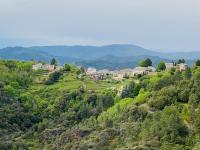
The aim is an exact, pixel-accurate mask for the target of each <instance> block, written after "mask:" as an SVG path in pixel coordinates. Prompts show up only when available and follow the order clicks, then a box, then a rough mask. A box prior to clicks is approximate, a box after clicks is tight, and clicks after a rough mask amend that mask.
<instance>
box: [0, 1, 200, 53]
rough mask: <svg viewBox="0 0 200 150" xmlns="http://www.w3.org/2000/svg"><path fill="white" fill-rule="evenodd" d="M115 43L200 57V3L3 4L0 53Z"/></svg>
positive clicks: (0, 14) (94, 2)
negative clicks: (198, 53) (194, 53)
mask: <svg viewBox="0 0 200 150" xmlns="http://www.w3.org/2000/svg"><path fill="white" fill-rule="evenodd" d="M114 43H127V44H136V45H140V46H143V47H145V48H149V49H160V50H161V49H162V50H178V51H197V50H199V51H200V0H0V47H6V46H32V45H79V44H81V45H105V44H114Z"/></svg>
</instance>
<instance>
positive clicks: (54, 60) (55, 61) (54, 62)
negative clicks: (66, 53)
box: [51, 58, 57, 66]
mask: <svg viewBox="0 0 200 150" xmlns="http://www.w3.org/2000/svg"><path fill="white" fill-rule="evenodd" d="M51 65H55V66H57V60H56V59H55V58H52V60H51Z"/></svg>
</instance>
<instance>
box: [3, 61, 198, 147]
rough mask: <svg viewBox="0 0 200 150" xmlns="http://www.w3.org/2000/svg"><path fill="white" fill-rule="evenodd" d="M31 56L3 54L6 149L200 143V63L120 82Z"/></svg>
mask: <svg viewBox="0 0 200 150" xmlns="http://www.w3.org/2000/svg"><path fill="white" fill-rule="evenodd" d="M33 63H34V62H18V61H3V60H2V61H0V72H1V75H0V149H1V150H9V149H13V150H16V149H28V150H35V149H46V150H51V149H52V150H62V149H63V150H68V149H79V150H87V149H101V150H102V149H105V150H107V149H136V150H149V149H150V150H157V149H161V150H191V149H193V150H198V149H200V143H199V141H200V86H199V85H200V68H198V67H193V68H191V69H189V70H186V71H183V72H179V71H176V70H170V71H161V72H159V73H157V74H156V75H152V76H143V77H140V78H129V79H125V80H124V81H122V82H119V81H113V80H112V79H108V80H105V81H93V80H91V79H90V78H89V77H87V76H81V78H80V73H81V72H82V71H81V70H79V69H78V68H76V67H74V66H69V65H66V66H65V68H64V69H63V70H60V71H57V72H53V73H51V74H47V73H46V72H44V71H33V70H32V69H31V66H32V64H33ZM121 86H123V87H124V88H123V90H122V91H121V93H120V94H119V92H118V90H119V89H121Z"/></svg>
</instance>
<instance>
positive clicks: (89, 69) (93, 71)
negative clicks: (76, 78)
mask: <svg viewBox="0 0 200 150" xmlns="http://www.w3.org/2000/svg"><path fill="white" fill-rule="evenodd" d="M96 72H97V70H96V68H91V67H89V68H88V69H87V70H86V74H88V75H91V74H95V73H96Z"/></svg>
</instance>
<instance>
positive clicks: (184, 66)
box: [165, 63, 188, 71]
mask: <svg viewBox="0 0 200 150" xmlns="http://www.w3.org/2000/svg"><path fill="white" fill-rule="evenodd" d="M165 66H166V70H170V69H172V68H174V69H177V70H179V71H185V70H187V69H188V65H187V64H186V63H180V64H175V63H165Z"/></svg>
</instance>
